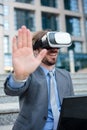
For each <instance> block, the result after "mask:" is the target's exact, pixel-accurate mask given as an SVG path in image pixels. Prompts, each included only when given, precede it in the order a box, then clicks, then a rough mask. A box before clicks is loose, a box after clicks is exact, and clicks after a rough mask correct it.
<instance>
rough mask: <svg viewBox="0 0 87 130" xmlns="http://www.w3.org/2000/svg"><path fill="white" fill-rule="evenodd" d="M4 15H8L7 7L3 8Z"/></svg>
mask: <svg viewBox="0 0 87 130" xmlns="http://www.w3.org/2000/svg"><path fill="white" fill-rule="evenodd" d="M4 15H9V7H8V6H4Z"/></svg>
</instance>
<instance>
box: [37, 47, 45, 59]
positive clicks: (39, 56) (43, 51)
mask: <svg viewBox="0 0 87 130" xmlns="http://www.w3.org/2000/svg"><path fill="white" fill-rule="evenodd" d="M46 53H47V50H46V49H43V50H42V51H41V52H40V53H39V55H38V56H37V59H38V60H40V61H42V59H43V58H44V57H45V55H46Z"/></svg>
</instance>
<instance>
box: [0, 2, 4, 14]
mask: <svg viewBox="0 0 87 130" xmlns="http://www.w3.org/2000/svg"><path fill="white" fill-rule="evenodd" d="M0 14H3V5H2V4H0Z"/></svg>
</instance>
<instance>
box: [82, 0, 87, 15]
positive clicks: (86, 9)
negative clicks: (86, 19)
mask: <svg viewBox="0 0 87 130" xmlns="http://www.w3.org/2000/svg"><path fill="white" fill-rule="evenodd" d="M83 9H84V13H87V0H83Z"/></svg>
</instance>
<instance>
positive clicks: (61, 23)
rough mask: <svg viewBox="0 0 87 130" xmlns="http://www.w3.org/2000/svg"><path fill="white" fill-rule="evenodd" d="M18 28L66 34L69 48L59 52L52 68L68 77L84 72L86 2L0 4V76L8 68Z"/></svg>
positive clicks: (11, 0) (4, 0) (17, 0)
mask: <svg viewBox="0 0 87 130" xmlns="http://www.w3.org/2000/svg"><path fill="white" fill-rule="evenodd" d="M22 25H26V27H28V28H29V29H30V30H31V31H32V33H33V32H36V31H38V30H45V29H51V30H53V31H64V32H68V33H70V34H71V38H72V46H71V47H69V48H67V49H65V48H63V49H60V52H59V55H58V60H57V64H56V65H57V67H60V68H65V69H67V70H68V71H70V72H72V73H73V72H78V71H80V70H81V71H82V70H85V71H86V68H87V0H0V73H5V72H9V70H10V69H11V67H12V61H11V51H12V50H11V48H12V45H11V44H12V38H13V36H14V35H15V34H17V30H18V29H19V28H20V27H21V26H22ZM85 71H84V72H85Z"/></svg>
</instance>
